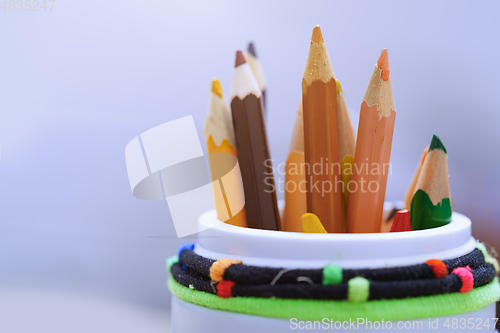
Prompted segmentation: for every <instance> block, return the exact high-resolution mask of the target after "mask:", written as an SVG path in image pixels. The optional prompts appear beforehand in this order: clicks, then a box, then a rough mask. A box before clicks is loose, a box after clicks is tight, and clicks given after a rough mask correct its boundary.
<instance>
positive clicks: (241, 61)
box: [234, 51, 247, 68]
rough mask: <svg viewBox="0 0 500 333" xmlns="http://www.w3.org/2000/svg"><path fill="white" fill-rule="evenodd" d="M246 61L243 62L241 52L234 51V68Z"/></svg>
mask: <svg viewBox="0 0 500 333" xmlns="http://www.w3.org/2000/svg"><path fill="white" fill-rule="evenodd" d="M246 62H247V61H246V60H245V56H244V55H243V52H241V51H236V61H235V63H234V67H235V68H236V67H238V66H239V65H243V64H244V63H246Z"/></svg>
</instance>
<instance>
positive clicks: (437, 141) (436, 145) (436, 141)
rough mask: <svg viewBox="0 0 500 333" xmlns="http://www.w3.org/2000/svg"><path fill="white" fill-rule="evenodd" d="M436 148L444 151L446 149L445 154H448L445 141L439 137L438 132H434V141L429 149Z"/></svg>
mask: <svg viewBox="0 0 500 333" xmlns="http://www.w3.org/2000/svg"><path fill="white" fill-rule="evenodd" d="M434 149H441V150H442V151H444V153H445V154H448V153H447V152H446V148H445V147H444V145H443V143H442V142H441V139H439V137H438V136H437V135H436V134H434V135H433V136H432V141H431V144H430V145H429V151H431V150H434Z"/></svg>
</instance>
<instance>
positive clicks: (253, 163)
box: [231, 51, 280, 230]
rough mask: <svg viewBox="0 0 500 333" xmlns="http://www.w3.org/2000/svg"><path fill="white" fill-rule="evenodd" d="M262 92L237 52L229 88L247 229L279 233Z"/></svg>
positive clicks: (241, 54) (278, 219) (278, 217)
mask: <svg viewBox="0 0 500 333" xmlns="http://www.w3.org/2000/svg"><path fill="white" fill-rule="evenodd" d="M261 97H262V92H261V91H260V89H259V86H258V85H257V81H255V78H254V76H253V74H252V70H251V69H250V66H249V65H248V64H247V63H246V61H245V57H244V56H243V53H242V52H241V51H237V52H236V61H235V69H234V75H233V82H232V87H231V113H232V115H233V124H234V133H235V138H236V150H237V152H238V160H239V165H240V169H241V177H242V180H243V188H244V193H245V211H246V220H247V226H248V227H251V228H260V229H269V230H279V228H280V214H279V210H278V204H277V200H276V187H275V183H274V177H273V169H272V163H271V159H270V156H269V150H268V146H267V137H266V129H265V124H264V115H263V111H262V110H263V104H262V100H261Z"/></svg>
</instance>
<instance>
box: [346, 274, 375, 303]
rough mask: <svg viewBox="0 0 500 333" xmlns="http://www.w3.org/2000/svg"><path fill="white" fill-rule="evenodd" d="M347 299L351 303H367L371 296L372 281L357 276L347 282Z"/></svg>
mask: <svg viewBox="0 0 500 333" xmlns="http://www.w3.org/2000/svg"><path fill="white" fill-rule="evenodd" d="M347 284H348V287H349V289H348V290H347V299H348V300H349V301H351V302H365V301H367V300H368V297H369V296H370V281H368V280H367V279H365V278H364V277H361V276H357V277H355V278H352V279H350V280H349V282H347Z"/></svg>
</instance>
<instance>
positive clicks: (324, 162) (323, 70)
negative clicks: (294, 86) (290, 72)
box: [302, 26, 342, 232]
mask: <svg viewBox="0 0 500 333" xmlns="http://www.w3.org/2000/svg"><path fill="white" fill-rule="evenodd" d="M302 105H303V111H304V152H305V161H306V164H307V165H308V166H309V167H308V168H307V170H306V171H307V174H306V183H307V211H308V212H309V213H313V214H315V215H316V216H318V218H319V219H320V221H321V223H322V224H323V226H324V227H325V229H326V231H328V232H342V189H341V186H340V184H341V182H340V160H339V135H338V119H337V84H336V82H335V76H334V74H333V69H332V65H331V63H330V58H329V56H328V52H327V51H326V46H325V43H324V41H323V36H322V34H321V30H320V28H319V26H316V27H315V28H314V30H313V34H312V38H311V43H310V46H309V53H308V55H307V60H306V67H305V70H304V77H303V79H302ZM315 166H316V168H317V169H316V171H315V170H314V168H315ZM320 166H322V170H319V169H320Z"/></svg>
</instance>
